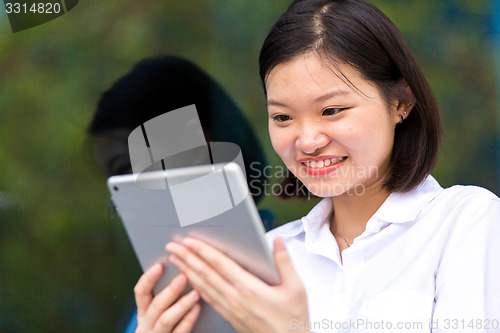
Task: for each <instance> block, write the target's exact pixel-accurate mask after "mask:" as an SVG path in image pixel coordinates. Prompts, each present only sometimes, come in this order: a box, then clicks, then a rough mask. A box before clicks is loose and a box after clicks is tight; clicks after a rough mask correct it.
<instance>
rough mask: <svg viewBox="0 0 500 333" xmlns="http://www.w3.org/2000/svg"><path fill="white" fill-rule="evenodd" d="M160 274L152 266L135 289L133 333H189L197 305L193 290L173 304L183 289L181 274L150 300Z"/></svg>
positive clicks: (195, 294) (160, 269)
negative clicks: (135, 323) (135, 308)
mask: <svg viewBox="0 0 500 333" xmlns="http://www.w3.org/2000/svg"><path fill="white" fill-rule="evenodd" d="M162 271H163V266H162V265H160V264H156V265H154V266H153V267H151V268H150V269H148V270H147V271H146V272H145V273H144V274H143V275H142V276H141V278H140V279H139V281H138V282H137V284H136V285H135V288H134V293H135V302H136V304H137V322H138V325H137V330H136V333H146V332H152V333H153V332H154V333H160V332H161V333H164V332H165V333H166V332H175V333H181V332H190V331H191V329H192V328H193V326H194V324H195V322H196V319H197V318H198V314H199V313H200V304H198V300H199V294H198V292H197V291H196V290H193V291H191V292H189V293H188V294H186V295H184V296H183V297H181V298H180V299H179V300H178V301H177V302H176V300H177V298H178V297H179V296H180V295H181V293H182V291H183V290H184V289H185V288H186V285H187V278H186V276H185V275H184V274H179V275H177V276H176V277H175V278H174V279H173V280H172V281H171V282H170V284H169V285H168V286H167V287H165V288H164V289H163V290H162V291H161V292H160V293H159V294H158V295H156V296H155V297H154V296H153V288H154V286H155V285H156V282H157V281H158V279H159V278H160V276H161V274H162Z"/></svg>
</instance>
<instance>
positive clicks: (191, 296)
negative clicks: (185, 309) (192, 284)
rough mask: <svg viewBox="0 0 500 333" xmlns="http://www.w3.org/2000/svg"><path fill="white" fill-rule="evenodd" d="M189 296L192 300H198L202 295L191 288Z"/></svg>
mask: <svg viewBox="0 0 500 333" xmlns="http://www.w3.org/2000/svg"><path fill="white" fill-rule="evenodd" d="M188 297H189V298H190V299H192V300H197V299H198V298H199V297H200V295H199V294H198V292H197V291H196V290H191V291H190V292H189V294H188Z"/></svg>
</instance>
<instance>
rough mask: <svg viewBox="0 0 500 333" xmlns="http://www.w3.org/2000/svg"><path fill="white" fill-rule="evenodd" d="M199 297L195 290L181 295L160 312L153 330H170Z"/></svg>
mask: <svg viewBox="0 0 500 333" xmlns="http://www.w3.org/2000/svg"><path fill="white" fill-rule="evenodd" d="M199 299H200V295H199V294H198V292H197V291H196V290H192V291H190V292H189V293H187V294H186V295H184V296H183V297H181V298H180V299H179V300H178V301H177V302H175V303H174V304H173V305H172V306H170V307H169V308H168V309H166V310H165V312H163V313H162V314H161V316H160V317H159V318H158V320H157V321H156V324H155V326H154V332H171V331H172V329H173V328H174V326H175V325H177V324H178V323H180V321H181V320H183V317H184V316H185V315H186V314H187V313H188V312H189V310H190V309H191V308H192V307H193V306H194V305H195V304H196V302H198V300H199Z"/></svg>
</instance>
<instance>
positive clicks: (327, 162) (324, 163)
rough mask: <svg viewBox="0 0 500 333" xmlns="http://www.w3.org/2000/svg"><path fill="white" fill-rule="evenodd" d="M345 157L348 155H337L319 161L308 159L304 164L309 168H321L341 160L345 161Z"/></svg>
mask: <svg viewBox="0 0 500 333" xmlns="http://www.w3.org/2000/svg"><path fill="white" fill-rule="evenodd" d="M345 159H347V157H346V156H344V157H337V158H327V159H324V160H319V161H307V162H302V164H303V165H305V166H306V167H308V168H313V169H319V168H324V167H327V166H331V165H335V164H338V163H340V162H343V161H344V160H345Z"/></svg>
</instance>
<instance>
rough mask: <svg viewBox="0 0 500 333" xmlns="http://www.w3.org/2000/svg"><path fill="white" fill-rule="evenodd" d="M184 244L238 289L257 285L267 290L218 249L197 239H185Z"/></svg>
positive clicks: (258, 280)
mask: <svg viewBox="0 0 500 333" xmlns="http://www.w3.org/2000/svg"><path fill="white" fill-rule="evenodd" d="M182 243H183V244H184V245H186V246H187V247H188V248H189V249H190V250H191V251H192V252H194V253H195V254H196V255H197V256H199V257H200V258H202V259H203V260H204V261H205V262H207V263H208V264H209V265H210V266H211V267H212V268H213V269H214V270H215V271H216V272H217V273H219V274H220V275H221V276H222V277H223V278H224V279H225V280H227V281H228V282H229V283H230V284H231V285H233V286H234V287H235V288H236V289H238V290H240V289H244V288H245V286H248V285H250V284H257V285H258V287H262V288H265V287H266V286H267V284H265V283H263V282H262V280H260V279H258V278H256V277H255V276H254V275H252V274H250V273H248V272H247V271H246V270H245V269H243V268H242V267H241V266H240V265H238V264H237V263H236V262H235V261H234V260H232V259H231V258H229V257H227V256H226V255H225V254H224V253H222V252H220V251H219V250H217V249H216V248H214V247H212V246H210V245H208V244H206V243H205V242H203V241H200V240H198V239H195V238H190V237H187V238H184V239H183V240H182Z"/></svg>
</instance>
